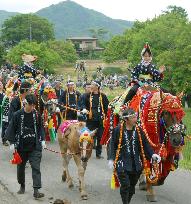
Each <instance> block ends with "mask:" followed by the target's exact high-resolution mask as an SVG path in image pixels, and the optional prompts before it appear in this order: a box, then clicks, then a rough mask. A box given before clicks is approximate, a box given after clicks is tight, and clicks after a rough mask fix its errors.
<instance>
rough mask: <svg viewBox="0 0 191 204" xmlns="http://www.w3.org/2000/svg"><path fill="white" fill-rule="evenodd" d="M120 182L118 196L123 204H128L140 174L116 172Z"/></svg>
mask: <svg viewBox="0 0 191 204" xmlns="http://www.w3.org/2000/svg"><path fill="white" fill-rule="evenodd" d="M117 175H118V179H119V182H120V194H121V199H122V202H123V204H129V203H130V201H131V198H132V197H133V195H134V194H135V186H136V184H137V182H138V179H139V177H140V175H141V172H133V173H131V172H127V171H124V172H117Z"/></svg>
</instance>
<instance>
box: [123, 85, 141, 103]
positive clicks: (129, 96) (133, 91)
mask: <svg viewBox="0 0 191 204" xmlns="http://www.w3.org/2000/svg"><path fill="white" fill-rule="evenodd" d="M139 87H140V86H139V84H135V85H134V86H133V87H132V88H131V89H130V90H129V92H128V94H127V96H126V97H125V100H124V104H125V103H127V102H129V101H131V99H132V98H133V96H135V94H136V93H137V90H138V88H139Z"/></svg>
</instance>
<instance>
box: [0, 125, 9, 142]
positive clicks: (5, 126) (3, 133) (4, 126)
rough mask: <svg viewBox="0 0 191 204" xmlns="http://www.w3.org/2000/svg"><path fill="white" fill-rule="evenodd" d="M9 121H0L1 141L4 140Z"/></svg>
mask: <svg viewBox="0 0 191 204" xmlns="http://www.w3.org/2000/svg"><path fill="white" fill-rule="evenodd" d="M8 125H9V123H8V122H4V121H2V130H1V138H2V142H6V138H5V131H6V129H7V127H8Z"/></svg>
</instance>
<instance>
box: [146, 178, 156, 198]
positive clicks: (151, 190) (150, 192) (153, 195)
mask: <svg viewBox="0 0 191 204" xmlns="http://www.w3.org/2000/svg"><path fill="white" fill-rule="evenodd" d="M146 197H147V201H149V202H157V197H156V193H155V191H154V188H153V186H152V185H151V184H150V183H148V182H147V195H146Z"/></svg>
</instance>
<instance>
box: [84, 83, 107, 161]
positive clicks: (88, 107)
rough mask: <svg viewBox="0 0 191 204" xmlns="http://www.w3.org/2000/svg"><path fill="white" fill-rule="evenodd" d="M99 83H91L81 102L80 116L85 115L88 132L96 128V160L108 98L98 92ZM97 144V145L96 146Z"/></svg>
mask: <svg viewBox="0 0 191 204" xmlns="http://www.w3.org/2000/svg"><path fill="white" fill-rule="evenodd" d="M100 88H101V82H100V81H97V80H95V81H92V82H91V92H90V93H86V94H85V95H84V96H83V100H82V106H81V107H82V111H81V112H82V114H86V113H88V114H87V122H86V125H87V127H88V128H89V129H90V130H95V129H96V128H97V132H96V135H95V137H94V145H95V146H96V147H95V148H96V158H97V159H101V158H103V157H102V156H101V153H102V145H101V144H100V141H101V137H102V134H103V130H104V120H105V119H106V114H107V109H108V104H109V101H108V98H107V96H106V95H105V94H104V93H102V92H100ZM96 142H97V144H96Z"/></svg>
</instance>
